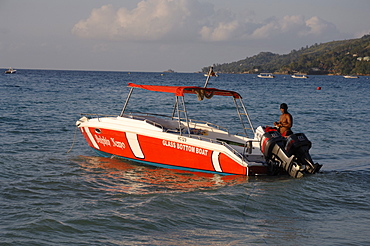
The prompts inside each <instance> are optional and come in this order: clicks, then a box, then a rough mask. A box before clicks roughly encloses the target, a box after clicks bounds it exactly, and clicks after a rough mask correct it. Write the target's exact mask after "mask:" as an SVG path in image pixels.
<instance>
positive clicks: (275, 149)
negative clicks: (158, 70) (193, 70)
mask: <svg viewBox="0 0 370 246" xmlns="http://www.w3.org/2000/svg"><path fill="white" fill-rule="evenodd" d="M128 86H129V87H130V92H129V93H128V97H127V99H126V102H125V105H124V107H123V109H122V111H121V113H120V115H118V116H104V115H96V114H94V115H88V114H84V115H83V117H81V118H80V119H79V120H78V121H77V122H76V125H77V127H78V128H79V129H80V131H81V133H82V134H83V136H84V137H85V139H86V141H87V143H88V144H89V146H90V147H92V148H93V149H94V150H96V151H97V153H98V154H100V155H102V156H107V157H110V156H112V155H114V156H118V157H121V158H125V159H129V160H133V161H136V162H140V163H144V164H148V165H153V166H158V167H166V168H174V169H184V170H189V171H201V172H207V173H217V174H222V175H234V174H237V175H266V174H274V175H276V174H279V173H289V174H290V175H291V176H293V177H302V176H303V175H304V174H309V173H316V172H317V171H319V169H320V168H321V165H319V164H317V163H316V164H314V163H313V161H312V159H311V157H310V156H309V153H308V150H309V148H310V147H311V142H309V140H308V139H307V138H306V137H305V136H304V135H303V136H302V134H301V135H297V134H293V135H291V136H290V137H289V138H284V137H282V136H281V135H280V133H279V132H278V131H277V130H276V129H275V128H271V127H261V126H260V127H258V128H257V129H255V128H254V127H253V125H252V122H251V119H250V117H249V114H248V112H247V110H246V107H245V105H244V103H243V100H242V97H241V95H240V94H239V93H237V92H235V91H230V90H221V89H216V88H207V87H206V86H204V87H196V86H159V85H138V84H134V83H129V84H128ZM138 89H140V90H146V91H149V92H153V93H170V94H172V95H173V96H174V98H175V103H174V106H173V109H172V110H170V113H169V114H168V115H162V114H153V113H146V112H136V113H135V112H128V110H127V106H128V104H129V101H130V100H132V97H133V96H132V95H133V92H134V91H136V90H138ZM190 96H193V97H196V98H197V99H198V100H199V101H198V102H199V103H202V102H203V101H205V100H216V99H217V98H218V99H220V98H223V99H225V98H229V99H230V101H231V104H233V105H234V107H235V108H236V114H237V115H236V116H237V118H238V119H239V121H240V124H239V125H240V132H242V135H239V134H232V133H231V132H229V131H228V130H227V129H226V128H224V127H222V126H219V125H216V124H213V123H210V122H208V121H201V120H195V119H191V118H190V117H189V112H188V111H187V109H186V107H185V105H186V103H185V97H190ZM141 100H142V98H141ZM210 116H211V117H212V115H210ZM288 145H289V146H288ZM287 146H288V148H286V147H287Z"/></svg>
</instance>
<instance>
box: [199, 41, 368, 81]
mask: <svg viewBox="0 0 370 246" xmlns="http://www.w3.org/2000/svg"><path fill="white" fill-rule="evenodd" d="M208 70H209V67H204V68H202V72H204V73H207V72H208ZM213 70H214V72H217V73H263V72H269V73H277V74H296V73H300V74H319V75H326V74H332V75H370V34H369V35H365V36H363V37H362V38H358V39H350V40H341V41H332V42H327V43H322V44H314V45H312V46H310V47H308V46H306V47H302V48H301V49H299V50H292V51H291V52H290V53H289V54H284V55H279V54H275V53H271V52H261V53H259V54H258V55H255V56H252V57H247V58H245V59H243V60H239V61H235V62H231V63H224V64H214V65H213Z"/></svg>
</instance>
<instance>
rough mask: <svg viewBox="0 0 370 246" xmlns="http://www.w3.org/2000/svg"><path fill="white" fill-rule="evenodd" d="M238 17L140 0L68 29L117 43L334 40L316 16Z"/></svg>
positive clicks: (187, 0) (194, 2)
mask: <svg viewBox="0 0 370 246" xmlns="http://www.w3.org/2000/svg"><path fill="white" fill-rule="evenodd" d="M250 13H251V12H249V15H250V16H246V15H248V13H246V14H245V15H244V16H237V15H235V14H234V13H231V12H228V11H226V10H217V11H216V10H215V7H214V5H213V4H211V3H204V2H200V1H198V0H142V1H141V2H139V3H138V4H137V6H136V7H135V8H134V9H132V10H128V9H126V8H119V9H115V8H114V7H113V6H112V5H104V6H102V7H101V8H98V9H94V10H92V12H91V14H90V16H89V17H88V18H87V19H85V20H81V21H79V22H78V23H77V24H75V26H74V27H73V29H72V32H73V34H75V35H76V36H78V37H81V38H88V39H106V40H122V41H162V42H163V41H177V42H178V41H184V42H186V41H190V40H191V41H199V42H220V41H222V42H225V41H233V42H235V41H247V40H265V39H280V38H281V39H286V38H287V37H289V38H290V39H293V38H299V39H303V38H308V37H312V38H315V37H322V36H329V35H336V34H338V33H339V31H338V30H337V29H336V27H335V25H334V24H332V23H330V22H327V21H325V20H323V19H321V18H319V17H317V16H314V17H311V18H309V19H307V20H306V19H305V17H304V16H302V15H292V16H284V17H282V18H276V17H271V18H269V19H267V20H265V21H263V22H257V21H255V20H254V18H255V16H254V14H250Z"/></svg>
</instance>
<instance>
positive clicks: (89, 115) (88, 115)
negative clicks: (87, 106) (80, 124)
mask: <svg viewBox="0 0 370 246" xmlns="http://www.w3.org/2000/svg"><path fill="white" fill-rule="evenodd" d="M80 115H81V116H86V117H88V118H90V119H91V118H92V117H96V118H97V119H98V120H99V121H100V118H105V117H117V116H118V115H109V114H85V113H80Z"/></svg>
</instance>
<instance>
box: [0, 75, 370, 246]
mask: <svg viewBox="0 0 370 246" xmlns="http://www.w3.org/2000/svg"><path fill="white" fill-rule="evenodd" d="M128 82H133V83H138V84H156V85H196V86H203V84H204V82H205V77H204V76H203V75H202V74H183V73H173V74H164V75H161V74H160V73H136V72H132V73H128V72H94V71H45V70H21V69H20V70H18V71H17V73H16V74H12V75H5V74H1V76H0V126H1V134H0V139H1V148H0V245H17V246H19V245H370V236H369V235H370V206H369V204H370V158H369V157H370V131H369V130H368V127H369V124H368V123H369V118H370V103H369V94H370V79H369V77H361V78H359V79H344V78H342V77H340V76H310V78H309V79H292V78H290V77H288V76H283V75H278V76H276V78H274V79H259V78H256V76H255V75H227V74H221V75H220V76H219V77H218V78H214V79H211V81H210V84H209V87H217V88H220V89H231V90H236V91H238V92H239V93H240V94H241V95H242V96H243V99H244V103H245V104H246V106H247V109H248V112H249V114H250V115H251V118H252V122H253V125H254V126H255V127H257V126H258V125H269V124H270V125H271V124H272V122H274V121H276V120H277V119H278V118H279V115H280V111H279V105H280V103H282V102H286V103H287V104H288V105H289V111H290V112H291V114H292V115H293V117H294V127H293V130H294V131H295V132H304V133H305V134H306V136H307V137H308V138H309V139H310V140H311V141H312V149H311V150H310V153H311V156H312V158H313V159H314V161H316V162H319V163H321V164H323V167H322V170H321V172H320V173H318V174H315V175H312V176H307V177H304V178H302V179H293V178H290V177H288V176H280V177H241V176H227V177H224V176H219V175H211V174H202V173H192V172H184V171H178V170H169V169H163V168H154V167H149V166H143V165H140V164H137V163H134V162H127V161H123V160H121V159H115V158H112V159H109V158H102V157H98V156H97V155H96V154H95V152H94V151H93V150H92V149H90V148H89V147H88V145H87V144H86V143H85V140H84V139H83V137H82V135H81V134H80V132H78V131H76V127H75V122H76V120H78V119H79V117H80V113H98V114H112V115H118V114H119V113H120V111H121V108H122V106H123V104H124V100H125V98H126V95H127V92H128V90H129V89H128V88H127V87H126V85H127V83H128ZM318 87H321V90H317V88H318ZM141 93H142V94H140V95H139V97H138V98H136V102H135V103H134V107H135V108H136V109H137V110H140V111H147V109H149V108H150V109H151V110H154V111H157V112H158V113H160V112H162V111H164V110H166V109H168V108H171V106H172V104H173V101H172V97H169V98H168V97H166V96H165V95H161V96H158V95H156V96H153V95H150V94H147V93H145V92H141ZM157 103H160V104H161V105H162V106H156V105H157ZM207 103H209V102H206V104H205V106H204V107H203V108H199V107H197V106H195V104H193V103H189V104H188V105H187V108H188V110H189V111H193V113H194V115H196V116H199V117H203V116H211V117H212V118H213V120H214V122H215V123H219V124H223V125H226V126H227V127H229V128H233V127H234V124H235V118H233V116H232V114H231V113H234V112H231V113H230V108H228V107H226V106H225V105H224V104H223V102H221V103H220V104H219V105H217V108H216V110H211V109H210V108H208V106H207Z"/></svg>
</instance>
